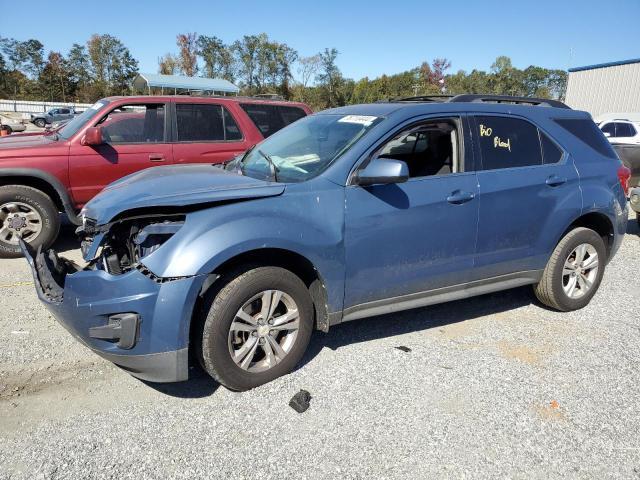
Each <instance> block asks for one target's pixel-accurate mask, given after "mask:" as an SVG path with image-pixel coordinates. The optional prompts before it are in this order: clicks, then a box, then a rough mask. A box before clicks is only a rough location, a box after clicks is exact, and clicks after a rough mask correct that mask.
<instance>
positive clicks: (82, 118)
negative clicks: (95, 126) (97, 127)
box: [57, 100, 109, 139]
mask: <svg viewBox="0 0 640 480" xmlns="http://www.w3.org/2000/svg"><path fill="white" fill-rule="evenodd" d="M108 103H109V102H107V101H106V100H100V101H99V102H96V103H94V104H93V105H91V107H89V108H87V109H86V110H85V111H84V112H82V113H81V114H80V115H78V116H77V117H75V118H73V119H72V120H69V122H68V123H67V124H66V125H65V126H64V127H62V128H61V129H60V131H59V132H57V133H58V135H59V136H60V137H62V138H64V139H68V138H71V137H72V136H74V135H75V134H76V133H77V132H78V130H80V129H81V128H82V127H83V126H84V124H85V123H87V121H88V120H89V119H90V118H91V117H93V116H94V115H95V113H96V112H97V111H98V110H100V109H101V108H102V107H104V106H105V105H107V104H108Z"/></svg>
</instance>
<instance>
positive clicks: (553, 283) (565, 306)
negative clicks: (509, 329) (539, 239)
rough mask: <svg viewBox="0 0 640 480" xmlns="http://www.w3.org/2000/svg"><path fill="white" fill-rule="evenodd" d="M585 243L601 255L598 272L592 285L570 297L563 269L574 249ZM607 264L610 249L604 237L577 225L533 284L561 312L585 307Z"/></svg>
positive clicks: (545, 301) (548, 303)
mask: <svg viewBox="0 0 640 480" xmlns="http://www.w3.org/2000/svg"><path fill="white" fill-rule="evenodd" d="M583 243H586V244H590V245H591V246H593V247H594V248H595V250H596V252H597V254H598V262H599V263H598V271H597V275H596V278H595V279H594V281H593V284H592V286H591V288H590V289H589V290H588V291H587V292H586V293H585V294H584V295H583V296H582V297H580V298H571V297H569V295H567V293H565V291H564V288H563V286H562V282H563V280H562V271H563V268H564V264H565V261H566V260H567V258H568V257H569V255H570V254H571V252H573V250H574V249H576V248H577V247H578V246H579V245H581V244H583ZM606 263H607V250H606V248H605V245H604V241H603V240H602V237H601V236H600V235H598V234H597V233H596V232H594V231H593V230H591V229H589V228H583V227H579V228H575V229H573V230H571V231H570V232H569V233H567V234H566V235H565V236H564V237H563V238H562V240H560V242H559V243H558V245H557V246H556V248H555V250H554V251H553V253H552V254H551V258H549V261H548V262H547V266H546V267H545V269H544V272H543V274H542V279H541V280H540V282H539V283H537V284H536V285H535V286H534V292H535V294H536V297H537V298H538V300H540V301H541V302H542V303H544V304H545V305H547V306H549V307H551V308H554V309H556V310H560V311H562V312H568V311H571V310H578V309H580V308H583V307H585V306H586V305H587V304H588V303H589V301H590V300H591V299H592V298H593V296H594V295H595V293H596V292H597V290H598V287H599V286H600V282H601V281H602V276H603V275H604V269H605V265H606Z"/></svg>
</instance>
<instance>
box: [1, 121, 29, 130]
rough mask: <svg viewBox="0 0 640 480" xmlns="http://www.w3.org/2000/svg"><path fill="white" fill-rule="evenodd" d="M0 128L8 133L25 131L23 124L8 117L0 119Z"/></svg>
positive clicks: (25, 127)
mask: <svg viewBox="0 0 640 480" xmlns="http://www.w3.org/2000/svg"><path fill="white" fill-rule="evenodd" d="M0 126H1V127H0V128H2V129H4V130H6V131H7V132H9V133H14V132H24V131H25V130H26V129H27V126H26V125H25V124H24V123H22V122H19V121H18V120H14V119H13V118H9V117H2V118H0Z"/></svg>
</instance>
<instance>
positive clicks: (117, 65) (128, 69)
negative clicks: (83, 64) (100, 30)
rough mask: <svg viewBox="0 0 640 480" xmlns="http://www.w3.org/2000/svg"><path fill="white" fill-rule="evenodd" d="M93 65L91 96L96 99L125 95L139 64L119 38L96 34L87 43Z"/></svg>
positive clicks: (129, 89) (129, 88) (128, 90)
mask: <svg viewBox="0 0 640 480" xmlns="http://www.w3.org/2000/svg"><path fill="white" fill-rule="evenodd" d="M87 52H88V53H89V60H90V63H91V69H90V71H91V75H92V80H93V81H92V85H91V94H92V96H93V97H94V99H95V98H99V97H104V96H108V95H124V94H126V93H129V92H130V91H131V82H132V81H133V78H134V77H135V76H136V73H137V71H138V62H137V60H136V59H134V58H133V56H132V55H131V53H130V52H129V49H128V48H127V47H125V46H124V44H123V43H122V42H121V41H120V40H118V39H117V38H115V37H113V36H111V35H108V34H105V35H98V34H94V35H92V36H91V38H90V39H89V41H88V42H87Z"/></svg>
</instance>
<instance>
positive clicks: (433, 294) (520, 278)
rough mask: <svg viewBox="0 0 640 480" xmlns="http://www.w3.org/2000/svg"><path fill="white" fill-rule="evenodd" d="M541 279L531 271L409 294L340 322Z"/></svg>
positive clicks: (351, 311)
mask: <svg viewBox="0 0 640 480" xmlns="http://www.w3.org/2000/svg"><path fill="white" fill-rule="evenodd" d="M541 277H542V270H530V271H526V272H517V273H510V274H508V275H501V276H499V277H492V278H488V279H483V280H477V281H474V282H469V283H463V284H460V285H452V286H449V287H442V288H436V289H434V290H428V291H426V292H418V293H411V294H408V295H402V296H399V297H392V298H386V299H383V300H376V301H373V302H368V303H362V304H360V305H354V306H353V307H349V308H347V309H345V310H344V314H343V316H342V321H343V322H348V321H351V320H357V319H360V318H365V317H372V316H374V315H385V314H387V313H393V312H399V311H402V310H409V309H412V308H418V307H426V306H427V305H434V304H436V303H444V302H450V301H452V300H460V299H462V298H469V297H475V296H477V295H484V294H485V293H492V292H497V291H500V290H506V289H509V288H515V287H521V286H523V285H529V284H532V283H537V282H538V281H540V278H541Z"/></svg>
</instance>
